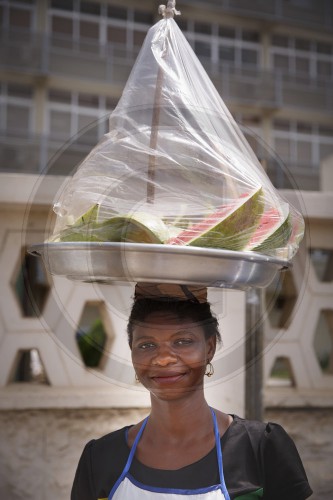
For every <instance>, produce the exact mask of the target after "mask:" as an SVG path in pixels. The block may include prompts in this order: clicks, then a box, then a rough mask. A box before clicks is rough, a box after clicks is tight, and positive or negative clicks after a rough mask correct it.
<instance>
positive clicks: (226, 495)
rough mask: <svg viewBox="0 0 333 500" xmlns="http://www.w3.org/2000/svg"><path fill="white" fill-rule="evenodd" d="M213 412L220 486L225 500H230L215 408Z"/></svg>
mask: <svg viewBox="0 0 333 500" xmlns="http://www.w3.org/2000/svg"><path fill="white" fill-rule="evenodd" d="M210 411H211V412H212V416H213V422H214V434H215V444H216V452H217V462H218V465H219V474H220V484H221V488H222V493H223V495H224V498H225V500H230V496H229V493H228V490H227V487H226V484H225V481H224V474H223V460H222V449H221V438H220V433H219V426H218V425H217V419H216V415H215V412H214V410H213V408H211V409H210Z"/></svg>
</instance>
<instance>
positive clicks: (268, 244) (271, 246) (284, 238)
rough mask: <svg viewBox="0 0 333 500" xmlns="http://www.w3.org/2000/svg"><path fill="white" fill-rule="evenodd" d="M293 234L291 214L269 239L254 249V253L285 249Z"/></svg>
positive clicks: (252, 249)
mask: <svg viewBox="0 0 333 500" xmlns="http://www.w3.org/2000/svg"><path fill="white" fill-rule="evenodd" d="M291 233H292V224H291V217H290V214H289V213H288V215H287V216H286V218H285V220H284V221H283V223H282V224H280V226H278V227H277V228H276V229H275V231H273V232H272V233H271V234H270V235H269V236H268V237H267V238H265V239H264V240H263V241H262V242H261V243H259V245H256V246H254V247H252V248H251V249H250V250H251V251H252V252H268V251H271V250H276V249H278V248H283V247H285V246H286V245H287V244H288V241H289V239H290V236H291Z"/></svg>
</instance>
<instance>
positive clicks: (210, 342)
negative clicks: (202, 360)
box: [206, 335, 216, 361]
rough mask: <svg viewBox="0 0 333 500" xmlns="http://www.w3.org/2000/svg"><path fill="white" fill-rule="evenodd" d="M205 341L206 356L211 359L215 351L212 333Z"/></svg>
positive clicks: (214, 339)
mask: <svg viewBox="0 0 333 500" xmlns="http://www.w3.org/2000/svg"><path fill="white" fill-rule="evenodd" d="M206 343H207V358H208V359H209V361H211V360H212V359H213V357H214V354H215V351H216V337H215V335H212V336H211V337H209V339H207V340H206Z"/></svg>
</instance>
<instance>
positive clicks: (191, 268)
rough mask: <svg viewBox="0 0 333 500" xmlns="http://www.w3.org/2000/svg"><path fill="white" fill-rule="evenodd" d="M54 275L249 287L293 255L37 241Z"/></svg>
mask: <svg viewBox="0 0 333 500" xmlns="http://www.w3.org/2000/svg"><path fill="white" fill-rule="evenodd" d="M28 251H29V253H30V254H32V255H35V256H38V257H42V259H43V262H44V264H45V267H46V269H47V270H48V271H49V272H50V273H51V274H53V275H57V276H66V277H67V278H69V279H71V280H77V281H83V282H95V283H96V282H97V283H114V282H129V281H130V282H140V281H141V282H152V283H180V284H188V285H190V284H193V285H202V286H206V287H215V288H235V289H240V290H245V289H247V288H250V287H259V288H263V287H266V286H268V285H269V284H270V283H271V281H272V280H273V279H274V277H275V275H276V273H277V272H278V271H279V270H282V269H286V268H288V267H290V263H289V262H287V261H283V260H279V259H275V258H272V257H269V256H265V255H262V254H259V253H255V252H235V251H229V250H218V249H212V248H198V247H181V246H174V245H153V244H143V243H86V242H74V243H69V242H63V243H61V242H59V243H43V244H38V245H33V246H32V247H30V248H29V250H28Z"/></svg>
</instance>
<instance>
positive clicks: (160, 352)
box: [152, 344, 177, 366]
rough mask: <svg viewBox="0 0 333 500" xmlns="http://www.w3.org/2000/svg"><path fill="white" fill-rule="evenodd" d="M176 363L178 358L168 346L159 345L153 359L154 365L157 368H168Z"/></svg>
mask: <svg viewBox="0 0 333 500" xmlns="http://www.w3.org/2000/svg"><path fill="white" fill-rule="evenodd" d="M176 362H177V356H176V354H175V353H174V352H173V350H172V348H171V347H170V346H169V345H167V344H163V345H159V347H158V349H157V350H156V352H155V355H154V357H153V359H152V364H153V365H155V366H168V365H171V364H173V363H176Z"/></svg>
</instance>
